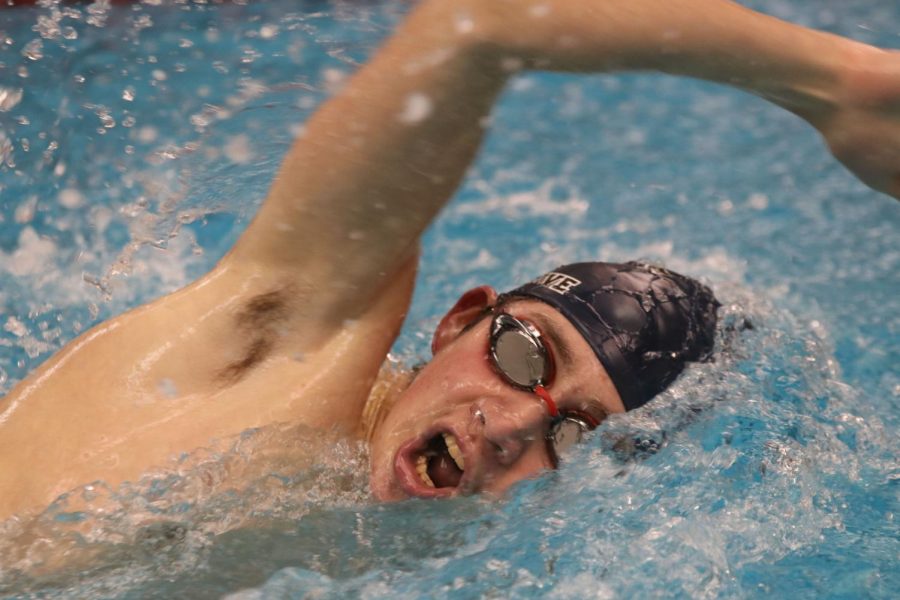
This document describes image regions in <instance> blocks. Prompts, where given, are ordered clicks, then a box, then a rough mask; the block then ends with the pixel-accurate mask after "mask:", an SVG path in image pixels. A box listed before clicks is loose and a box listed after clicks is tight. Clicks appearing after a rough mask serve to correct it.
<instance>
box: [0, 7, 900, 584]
mask: <svg viewBox="0 0 900 600" xmlns="http://www.w3.org/2000/svg"><path fill="white" fill-rule="evenodd" d="M749 4H750V5H752V6H753V7H755V8H759V9H761V10H764V11H766V12H769V13H771V14H775V15H777V16H781V17H783V18H788V19H790V20H793V21H795V22H800V23H803V24H808V25H813V26H818V27H822V28H826V29H828V30H831V31H836V32H838V33H842V34H845V35H850V36H853V37H855V38H856V39H860V40H864V41H869V42H874V43H879V44H882V45H892V46H895V47H900V6H898V5H897V4H896V3H894V2H883V1H881V0H850V1H844V2H837V1H836V0H834V1H827V2H790V3H788V2H782V1H780V0H757V1H754V2H752V3H749ZM404 10H405V9H404V6H403V4H402V3H399V2H387V3H370V2H352V3H351V2H344V3H325V2H312V1H306V2H288V1H286V0H283V1H273V2H266V3H243V2H232V3H229V4H225V5H218V4H214V5H210V4H205V3H187V2H176V3H173V2H160V1H153V2H145V3H141V4H135V5H133V6H116V7H110V6H107V5H105V4H104V3H103V2H95V3H93V4H90V5H76V6H69V5H61V4H56V3H54V2H51V1H47V2H44V3H42V4H41V6H39V7H35V8H24V9H14V10H3V11H2V12H0V163H2V166H0V314H2V316H0V393H5V392H7V391H9V389H10V388H11V387H12V385H14V384H15V383H16V382H17V381H19V380H21V379H22V378H23V377H24V376H25V375H26V374H27V373H28V372H29V371H30V370H31V369H33V368H34V367H35V366H36V365H38V364H40V362H42V361H43V360H45V359H46V358H47V357H48V356H49V355H50V354H51V353H52V352H53V351H55V350H56V349H58V348H60V347H61V346H62V345H63V344H64V343H66V342H67V341H68V340H71V339H72V338H73V337H75V336H76V335H78V334H79V333H80V332H82V331H84V330H85V329H86V328H87V327H89V326H91V325H92V324H93V323H96V322H97V321H99V320H102V319H104V318H107V317H109V316H111V315H114V314H116V313H118V312H120V311H122V310H124V309H126V308H128V307H131V306H134V305H135V304H138V303H140V302H143V301H146V300H148V299H151V298H154V297H156V296H158V295H159V294H161V293H164V292H167V291H171V290H174V289H176V288H178V287H180V286H181V285H184V284H185V283H186V282H188V281H190V280H191V279H192V278H194V277H196V276H197V275H199V274H201V273H203V272H205V271H206V270H207V269H209V268H210V267H211V265H212V264H214V262H215V261H216V260H217V259H218V257H220V256H221V255H222V253H224V251H225V250H226V249H227V248H228V247H229V246H230V245H231V243H233V241H234V240H235V239H236V237H237V236H238V235H239V233H240V232H241V231H242V229H243V227H244V226H245V225H246V224H247V222H248V219H249V218H250V217H251V216H252V214H253V212H254V210H255V208H256V207H257V206H258V204H259V202H260V201H261V200H262V198H263V197H264V195H265V191H266V189H267V186H268V182H269V180H270V178H271V177H272V175H273V173H274V171H275V169H276V168H277V166H278V163H279V161H280V159H281V157H282V156H283V154H284V152H285V151H286V150H287V148H288V146H289V144H290V140H291V138H292V136H293V135H295V134H297V133H298V132H300V131H302V126H303V121H304V120H305V119H306V117H307V116H308V115H309V114H310V113H311V111H312V110H313V109H314V108H315V107H316V106H317V105H318V104H319V103H320V102H321V101H322V100H323V99H325V98H327V97H328V96H329V95H330V94H332V93H333V92H334V91H335V90H337V89H339V87H340V85H341V83H342V81H343V80H344V79H345V78H346V77H347V76H348V75H349V74H350V73H352V71H353V70H354V69H355V68H356V66H357V65H358V64H359V62H360V61H362V60H364V58H365V57H366V56H367V55H368V54H369V53H370V52H371V51H372V49H373V48H374V47H375V46H376V45H377V43H378V42H379V40H381V39H383V37H384V36H386V35H387V34H388V33H389V31H390V30H391V27H392V26H393V24H394V23H395V22H396V20H397V19H398V18H399V16H400V15H401V14H402V12H403V11H404ZM492 131H493V132H492V134H491V136H490V138H489V139H488V141H487V143H486V145H485V148H484V151H483V152H482V155H481V157H480V158H479V160H478V162H477V164H476V165H475V167H474V168H473V170H472V171H471V173H470V176H469V178H468V180H467V181H466V183H465V185H464V186H463V188H462V189H461V190H460V192H459V194H458V195H457V198H456V199H455V200H454V202H453V203H452V204H451V205H450V206H449V207H448V208H447V209H446V210H445V212H444V214H443V215H442V217H441V219H440V220H439V221H438V222H437V223H436V224H435V226H434V227H433V228H432V229H431V230H430V232H429V233H428V235H427V238H426V241H425V246H424V258H423V268H422V273H421V275H420V281H419V288H418V292H417V294H418V295H417V297H416V301H415V304H414V306H413V310H412V312H411V314H410V317H409V320H408V322H407V325H406V327H405V329H404V332H403V334H402V336H401V338H400V340H399V341H398V342H397V344H396V346H395V349H394V356H395V358H396V359H397V360H398V361H401V362H404V363H407V364H410V363H412V362H415V361H416V360H418V359H420V358H423V357H426V353H427V343H426V340H427V338H428V336H429V334H430V330H431V328H432V327H433V326H434V324H435V323H436V320H437V318H438V316H439V315H440V314H441V312H442V311H443V310H446V308H447V307H448V306H449V305H450V304H451V303H452V298H453V294H454V293H458V292H459V291H460V290H462V289H465V288H466V287H467V286H470V285H473V284H476V283H482V282H488V283H491V284H493V285H495V286H496V287H498V288H505V287H510V286H512V285H513V284H515V283H517V282H520V281H521V280H523V279H526V278H531V277H533V276H535V275H536V274H538V273H540V272H542V271H543V270H546V269H548V268H551V267H553V266H555V265H557V264H560V263H563V262H570V261H574V260H582V259H590V258H599V259H605V260H627V259H631V258H645V259H650V260H655V261H661V262H663V263H664V264H666V265H668V266H670V267H672V268H674V269H677V270H682V271H684V272H687V273H689V274H692V275H695V276H698V277H701V278H703V279H705V280H706V281H707V282H709V283H710V284H711V285H712V286H713V287H714V288H715V289H716V291H717V294H718V295H719V297H720V299H721V300H722V301H723V305H724V306H723V309H722V311H723V312H722V326H721V327H720V332H719V340H718V343H719V350H718V352H717V359H716V362H715V363H714V364H707V365H702V366H697V367H694V368H691V369H689V370H688V371H687V372H686V374H685V376H684V377H682V379H681V380H679V382H678V383H677V384H676V385H675V386H674V387H673V388H671V389H670V390H669V391H667V392H666V393H665V394H663V395H662V396H661V397H660V398H659V399H658V400H657V401H655V402H653V403H651V404H650V405H649V406H648V407H647V408H646V409H643V410H641V411H638V412H636V413H633V414H629V415H628V416H619V417H616V418H612V419H610V420H609V421H608V422H606V423H604V425H603V426H601V427H600V429H599V430H598V432H597V433H596V434H595V435H594V436H593V438H592V439H591V442H590V443H589V444H587V445H585V446H584V447H582V448H580V449H579V450H578V452H577V454H576V455H575V456H574V457H573V458H572V459H571V460H569V461H567V463H566V464H565V465H564V466H563V468H562V469H561V470H560V471H558V472H555V473H551V474H547V475H546V476H544V477H542V478H540V479H538V480H535V481H531V482H527V483H524V484H522V485H521V486H519V487H518V488H516V489H515V490H514V491H513V493H511V494H510V496H509V497H508V498H507V499H506V500H504V501H502V502H497V501H487V500H485V499H480V498H468V499H460V500H454V501H447V502H422V501H410V502H404V503H399V504H395V505H376V504H372V503H371V502H370V500H369V496H368V490H367V486H366V466H365V465H366V456H365V449H364V448H362V447H360V446H358V445H355V444H350V443H347V442H346V441H342V440H340V439H335V438H332V437H329V436H327V435H324V434H320V433H315V432H310V431H303V430H299V429H297V428H292V427H291V426H288V425H284V426H273V427H271V428H267V429H263V430H255V431H247V432H245V433H244V434H243V435H242V436H241V437H240V438H238V439H234V440H222V441H221V442H220V443H219V444H218V445H217V446H215V447H210V448H206V449H201V450H197V451H196V452H194V453H192V454H189V455H186V456H183V457H178V458H177V460H173V462H172V464H170V465H167V466H165V467H161V468H160V469H158V470H157V471H155V472H153V473H149V474H148V475H147V476H146V477H145V478H144V479H143V480H142V481H140V482H134V483H131V484H128V485H125V486H122V487H121V488H118V489H109V488H108V487H107V486H105V485H104V484H103V482H94V483H92V484H91V485H88V486H86V487H84V488H81V489H78V490H73V491H72V492H71V493H70V494H68V495H66V496H64V497H62V498H60V499H59V500H58V501H57V502H56V503H54V505H52V506H49V507H47V510H46V511H45V512H44V514H43V515H41V516H40V517H39V518H37V519H34V520H31V521H25V522H22V521H17V520H10V521H7V522H6V523H3V524H0V531H2V535H0V594H4V595H6V596H10V597H23V596H28V595H29V594H34V595H38V594H40V597H118V598H154V597H156V598H171V597H191V598H204V597H221V596H225V595H229V594H230V595H231V596H230V597H231V598H293V597H297V598H301V597H326V598H327V597H333V598H344V597H348V596H351V597H352V596H364V597H390V598H397V597H409V598H418V597H431V596H438V597H441V596H449V597H458V598H475V597H503V598H506V597H536V596H540V597H551V598H553V597H559V598H583V597H600V598H605V597H626V598H627V597H638V596H686V597H733V596H737V597H770V596H774V597H784V596H791V597H816V598H820V597H832V598H857V597H876V598H888V597H892V596H895V594H896V590H897V589H900V570H898V567H897V557H898V556H900V527H898V523H897V520H898V518H900V517H898V514H897V513H898V507H900V502H898V481H900V466H898V458H897V452H896V442H897V428H898V425H900V407H898V395H900V377H898V372H897V369H896V366H895V365H896V364H897V359H898V354H900V352H898V342H897V340H898V337H897V333H898V327H900V321H898V317H897V315H898V309H900V302H898V300H897V298H898V286H900V281H898V277H897V273H898V272H900V242H898V236H897V230H898V225H900V211H898V208H897V203H896V202H895V201H891V200H889V199H887V198H885V197H882V196H879V195H877V194H876V193H874V192H871V191H869V190H868V189H866V188H865V187H863V186H862V185H861V184H859V183H858V182H856V181H855V180H854V179H853V178H852V177H851V176H850V175H848V174H847V173H846V172H845V171H843V170H842V168H841V167H840V166H839V165H837V164H836V163H835V162H834V161H833V160H832V159H831V158H830V156H829V155H828V154H827V153H826V152H825V150H824V148H823V146H822V144H821V143H820V141H819V140H818V138H817V137H816V135H815V133H814V132H813V131H812V130H810V129H809V128H808V127H807V126H805V125H804V124H803V123H801V122H799V121H797V120H796V119H795V118H794V117H792V116H791V115H788V114H786V113H783V112H781V111H779V110H778V109H775V108H773V107H770V106H768V105H766V104H765V103H763V102H762V101H760V100H757V99H755V98H752V97H749V96H746V95H743V94H741V93H738V92H734V91H730V90H727V89H724V88H720V87H717V86H713V85H710V84H705V83H700V82H693V81H684V80H678V79H674V78H668V77H658V76H647V75H642V76H634V75H627V76H626V75H623V76H603V77H569V76H558V75H548V74H533V75H527V76H523V77H520V78H518V79H516V80H515V81H514V82H513V83H512V84H511V85H510V87H509V89H508V92H507V94H506V96H505V97H504V98H503V100H502V102H501V103H500V106H499V108H498V110H497V111H496V113H495V115H494V118H493V130H492ZM272 447H277V448H279V451H278V452H274V453H273V452H269V451H262V450H261V449H262V448H267V449H269V448H272ZM235 479H240V480H242V481H246V482H248V483H247V484H246V485H245V486H242V487H239V488H236V487H234V486H232V485H231V484H230V482H231V481H234V480H235ZM891 590H894V592H891Z"/></svg>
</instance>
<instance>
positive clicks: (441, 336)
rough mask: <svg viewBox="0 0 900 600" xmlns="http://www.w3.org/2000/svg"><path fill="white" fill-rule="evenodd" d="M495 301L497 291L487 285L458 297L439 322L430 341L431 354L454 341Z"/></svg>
mask: <svg viewBox="0 0 900 600" xmlns="http://www.w3.org/2000/svg"><path fill="white" fill-rule="evenodd" d="M496 301H497V291H496V290H495V289H494V288H492V287H491V286H489V285H482V286H480V287H476V288H472V289H471V290H469V291H468V292H466V293H465V294H463V295H462V296H460V297H459V300H457V301H456V304H454V305H453V308H451V309H450V310H449V311H447V314H446V315H444V318H443V319H441V322H440V323H438V326H437V329H436V330H435V331H434V337H433V338H432V339H431V353H432V354H437V353H438V352H439V351H440V350H441V349H442V348H443V347H444V346H446V345H447V344H449V343H450V342H452V341H453V340H455V339H456V338H457V337H458V336H459V334H460V333H462V330H463V329H465V327H466V325H468V324H469V323H471V322H472V321H474V320H475V319H477V318H478V315H480V314H481V313H482V312H484V310H485V309H486V308H487V307H489V306H493V305H494V303H495V302H496Z"/></svg>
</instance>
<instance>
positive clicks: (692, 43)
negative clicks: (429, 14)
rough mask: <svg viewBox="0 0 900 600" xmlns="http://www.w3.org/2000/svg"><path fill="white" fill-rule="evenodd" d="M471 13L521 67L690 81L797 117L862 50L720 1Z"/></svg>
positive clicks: (492, 6) (558, 1)
mask: <svg viewBox="0 0 900 600" xmlns="http://www.w3.org/2000/svg"><path fill="white" fill-rule="evenodd" d="M480 6H481V8H480V10H481V11H482V12H483V14H484V17H483V18H485V19H487V20H488V23H486V25H485V27H486V28H489V29H490V31H491V34H490V35H491V37H492V38H493V40H494V41H495V43H496V44H497V45H498V46H499V47H500V48H501V49H505V50H506V51H508V52H510V53H511V54H512V55H514V56H518V57H519V58H521V59H524V60H525V62H526V63H527V66H529V67H532V68H544V69H551V70H571V71H583V72H609V71H622V70H647V71H658V72H664V73H670V74H673V75H683V76H690V77H697V78H701V79H706V80H710V81H715V82H719V83H724V84H728V85H732V86H737V87H741V88H743V89H746V90H748V91H750V92H753V93H756V94H759V95H761V96H763V97H765V98H767V99H769V100H771V101H773V102H776V103H778V104H780V105H782V106H784V107H785V108H788V109H789V110H792V111H794V112H798V113H800V114H802V115H803V116H810V111H813V112H814V111H818V110H821V109H827V107H828V106H829V105H830V104H832V103H833V102H834V101H835V97H834V96H835V94H836V93H837V90H838V88H839V84H840V81H839V77H840V73H841V65H842V64H843V63H845V62H846V58H847V54H848V52H852V49H853V47H854V46H856V47H863V46H864V45H863V44H856V43H854V42H851V41H850V40H847V39H844V38H840V37H838V36H835V35H831V34H828V33H824V32H820V31H815V30H811V29H807V28H804V27H800V26H797V25H793V24H790V23H786V22H784V21H781V20H779V19H776V18H773V17H769V16H767V15H764V14H761V13H757V12H754V11H752V10H749V9H747V8H744V7H742V6H740V5H738V4H735V3H733V2H730V1H727V0H533V1H531V2H521V1H517V0H495V1H493V2H481V3H480ZM512 7H515V8H512ZM492 21H495V22H492Z"/></svg>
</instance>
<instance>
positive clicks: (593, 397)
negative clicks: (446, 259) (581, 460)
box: [370, 300, 625, 500]
mask: <svg viewBox="0 0 900 600" xmlns="http://www.w3.org/2000/svg"><path fill="white" fill-rule="evenodd" d="M503 309H504V311H505V312H507V313H509V314H511V315H512V316H514V317H517V318H519V319H523V320H525V321H529V322H530V323H532V324H533V325H534V326H535V327H537V329H538V330H539V331H540V332H541V333H542V339H543V340H544V342H545V344H546V345H547V346H548V347H549V349H550V351H551V353H552V354H553V356H554V362H555V367H556V373H555V376H554V378H553V380H552V382H551V383H550V385H549V386H548V388H547V389H548V391H549V392H550V394H551V395H552V396H553V399H554V400H555V401H556V403H557V405H558V406H559V409H560V411H563V412H564V411H567V410H570V411H579V412H582V413H587V414H589V415H591V416H593V417H594V418H595V419H596V420H597V421H602V420H603V419H604V418H605V417H606V416H607V415H609V414H612V413H617V412H624V410H625V408H624V406H623V404H622V401H621V399H620V398H619V395H618V393H617V392H616V390H615V387H614V386H613V384H612V382H611V381H610V379H609V376H608V375H607V373H606V371H605V369H604V368H603V367H602V365H601V364H600V362H599V361H598V360H597V358H596V357H595V356H594V354H593V351H592V350H591V349H590V347H589V346H588V344H587V342H586V341H585V340H584V338H582V337H581V335H580V334H579V333H578V331H577V330H576V329H575V328H574V327H573V326H572V324H571V323H569V322H568V320H566V319H565V318H564V317H563V316H562V315H561V314H560V313H558V312H557V311H556V310H554V309H553V308H551V307H549V306H548V305H546V304H543V303H541V302H538V301H534V300H521V301H516V302H512V303H508V304H506V305H504V307H503ZM445 321H446V319H445ZM461 322H463V321H462V320H461V321H460V323H461ZM460 323H446V322H443V323H442V324H441V326H440V327H439V330H438V332H437V333H436V336H437V337H438V338H441V337H444V338H450V339H449V341H443V342H439V343H438V346H439V347H438V348H436V350H437V351H436V353H435V356H434V359H433V360H432V361H431V362H430V363H429V364H428V365H427V366H426V367H425V368H424V369H422V371H421V372H420V373H419V375H418V377H417V378H416V379H415V381H413V383H412V384H411V385H410V386H409V388H408V389H407V390H406V391H405V392H404V393H403V394H401V396H400V397H399V399H398V400H397V402H396V404H395V405H394V407H393V408H392V410H391V412H390V413H389V414H388V416H387V417H386V419H385V421H384V422H383V423H382V425H381V426H380V427H379V429H378V430H377V431H376V432H375V435H374V437H373V440H372V445H371V466H372V472H371V479H370V480H371V487H372V491H373V493H374V494H375V496H376V497H377V498H378V499H380V500H401V499H404V498H409V497H422V498H440V497H450V496H456V495H468V494H474V493H478V492H487V493H489V494H493V495H499V494H502V493H503V492H504V491H506V490H507V489H509V487H510V486H512V485H513V484H515V483H516V482H518V481H522V480H523V479H527V478H532V477H535V476H536V475H538V474H540V473H541V472H542V471H544V470H546V469H549V468H553V466H554V464H553V457H552V456H550V454H549V452H548V448H547V444H546V441H545V436H546V434H547V431H548V427H549V425H550V417H549V414H548V411H547V409H546V407H545V405H544V404H543V402H542V401H541V400H540V399H539V398H538V397H537V396H536V395H535V394H533V393H531V392H528V391H524V390H520V389H517V388H515V387H512V386H511V385H510V384H509V383H507V382H506V380H504V379H503V377H502V376H501V375H500V374H499V373H498V372H497V371H496V370H495V369H494V367H493V365H492V363H491V361H490V359H489V358H488V353H487V350H488V338H489V329H490V324H491V319H490V318H484V319H482V320H480V321H479V322H477V324H476V325H474V326H473V327H471V328H470V329H467V330H465V331H463V329H464V327H461V326H460ZM442 334H444V335H443V336H442ZM441 434H451V435H452V436H453V437H454V438H455V440H456V442H457V444H458V447H459V451H460V453H461V454H462V457H463V459H464V466H465V469H464V471H463V473H462V474H461V477H460V478H459V480H458V483H456V485H447V486H446V487H440V484H439V483H438V482H437V481H436V482H435V483H436V484H437V485H438V487H430V486H429V485H427V484H426V483H425V482H424V481H423V479H422V477H421V476H420V475H419V474H418V473H417V471H416V459H417V458H418V456H419V455H421V454H423V453H424V452H426V451H427V450H428V449H429V447H434V442H433V440H434V438H435V436H440V435H441ZM429 442H431V444H429ZM449 481H450V482H451V483H455V478H453V477H451V478H449Z"/></svg>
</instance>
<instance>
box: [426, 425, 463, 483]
mask: <svg viewBox="0 0 900 600" xmlns="http://www.w3.org/2000/svg"><path fill="white" fill-rule="evenodd" d="M415 461H416V462H415V465H416V473H418V475H419V477H420V478H421V479H422V483H424V484H425V485H427V486H428V487H432V488H456V487H457V486H459V481H460V480H461V479H462V476H463V473H465V470H466V461H465V459H464V458H463V454H462V451H460V449H459V443H458V442H457V441H456V437H455V436H454V435H453V434H452V433H440V434H438V435H436V436H434V437H432V438H431V439H430V440H428V443H427V445H426V446H425V449H424V450H423V451H422V452H421V453H420V454H419V455H418V456H417V457H416V459H415Z"/></svg>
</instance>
